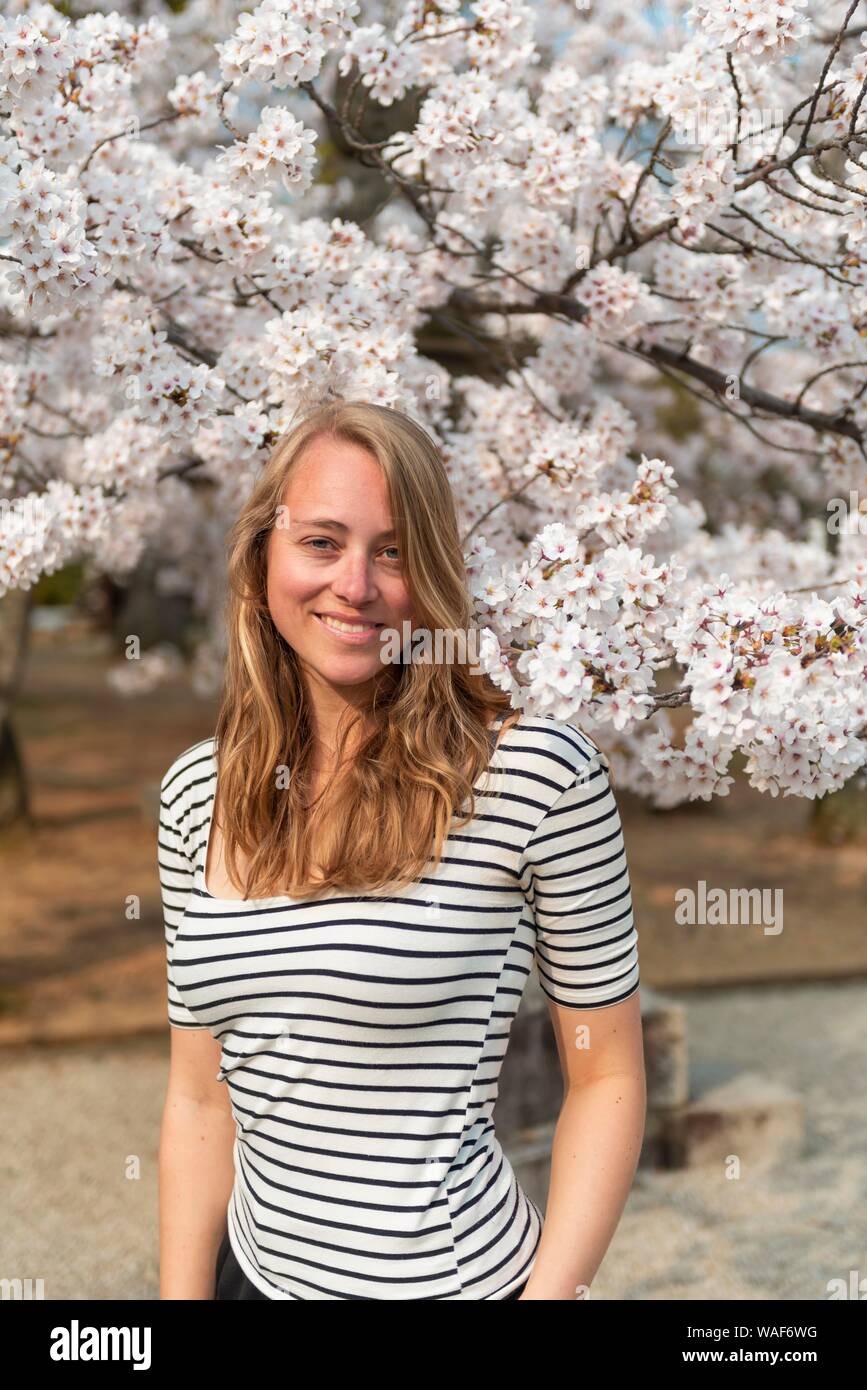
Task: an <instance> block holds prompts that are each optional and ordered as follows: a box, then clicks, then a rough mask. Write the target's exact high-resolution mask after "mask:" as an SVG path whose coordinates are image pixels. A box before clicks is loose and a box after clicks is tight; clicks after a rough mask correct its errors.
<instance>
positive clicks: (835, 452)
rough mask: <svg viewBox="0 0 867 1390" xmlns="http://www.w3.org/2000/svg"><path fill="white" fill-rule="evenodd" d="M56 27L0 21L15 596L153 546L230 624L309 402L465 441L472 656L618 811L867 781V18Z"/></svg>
mask: <svg viewBox="0 0 867 1390" xmlns="http://www.w3.org/2000/svg"><path fill="white" fill-rule="evenodd" d="M64 9H65V10H66V11H68V12H67V13H61V12H60V11H59V10H58V9H56V8H54V7H53V6H51V5H49V4H44V3H30V0H28V2H27V3H22V2H21V0H19V3H12V4H7V6H6V12H5V15H4V16H3V18H2V19H0V89H2V95H0V120H2V128H0V156H2V159H0V165H2V169H0V322H2V327H3V337H2V343H0V418H2V425H0V436H2V438H0V471H2V484H3V487H2V492H3V494H4V496H5V499H6V500H5V501H4V503H3V510H2V515H0V592H3V591H8V590H18V589H26V588H27V587H29V586H31V585H32V584H33V583H34V582H35V581H36V580H37V579H38V578H39V576H40V575H42V574H44V573H48V572H51V571H52V570H54V569H56V568H57V567H59V566H61V565H63V564H65V563H67V562H68V561H69V560H70V559H72V558H75V557H81V556H86V557H87V558H88V560H89V561H90V562H91V563H92V564H93V565H94V566H95V567H96V569H97V570H98V571H99V572H102V573H105V574H108V575H110V576H113V577H122V576H124V575H126V574H129V573H130V572H131V571H132V570H133V569H134V567H135V566H136V565H137V564H138V563H139V561H140V559H141V557H142V556H143V554H145V552H154V551H155V552H157V553H158V554H159V555H160V556H161V557H162V568H161V582H162V583H163V584H164V586H165V588H166V589H167V590H169V589H171V588H173V587H181V588H190V589H192V591H193V592H194V594H195V597H196V603H197V606H198V610H199V611H200V612H201V613H202V614H203V615H215V614H218V613H219V611H220V604H219V598H220V592H221V590H220V586H221V582H222V577H223V575H222V571H223V562H222V560H221V557H222V553H223V551H222V542H223V538H224V535H225V530H226V527H227V525H228V524H230V523H231V521H232V520H233V518H234V516H235V514H236V513H237V510H238V507H239V506H240V504H241V502H242V500H243V498H244V496H245V495H246V493H247V491H248V490H249V488H250V486H251V484H252V482H253V481H254V479H255V477H256V475H257V472H258V470H259V469H260V468H261V467H262V465H263V463H264V461H265V459H266V458H267V456H268V452H269V449H270V448H271V446H272V445H273V443H274V442H275V440H276V439H277V438H278V437H279V435H280V433H281V432H282V430H283V429H285V428H286V426H287V424H288V422H289V421H290V420H291V418H292V415H293V412H294V411H295V410H296V409H297V407H298V405H299V404H302V403H303V402H305V401H307V400H310V399H322V398H327V397H329V396H332V395H339V396H345V397H348V398H361V399H371V400H375V401H379V402H382V403H384V404H387V405H393V406H396V407H398V408H400V409H404V410H408V411H410V412H412V413H413V414H414V415H415V416H416V418H418V419H420V420H421V422H422V423H423V424H424V425H425V426H426V428H428V429H429V430H430V432H431V433H432V434H433V435H434V437H435V438H436V439H437V440H438V442H439V443H440V444H441V446H442V448H443V451H444V454H445V457H446V460H447V463H448V467H449V472H450V477H451V480H452V483H453V487H454V491H455V497H456V501H457V505H458V510H459V516H460V519H461V524H462V528H463V533H464V536H465V547H466V562H467V571H468V583H469V585H470V587H471V592H472V594H473V597H474V601H475V603H476V609H477V618H478V624H479V628H480V631H481V634H482V640H481V643H480V648H479V652H478V664H479V665H480V666H481V667H482V668H483V669H485V670H486V671H488V672H490V674H491V675H492V677H493V679H494V680H495V681H496V682H497V683H498V684H499V685H500V686H501V687H503V688H505V689H507V690H509V691H510V692H511V693H512V695H513V700H514V703H515V704H516V705H520V706H523V707H527V708H528V709H529V710H530V711H532V712H533V713H546V712H547V713H552V714H554V715H555V716H557V717H561V718H571V717H573V716H574V717H576V718H578V719H580V721H581V722H582V725H583V727H585V728H587V729H588V731H589V732H591V734H593V736H594V737H596V738H597V741H598V742H599V743H600V745H601V746H602V747H603V748H605V749H606V751H607V752H608V754H609V758H610V761H611V764H612V767H613V769H614V771H615V775H616V777H617V780H618V784H619V785H621V786H624V785H625V786H628V787H630V788H631V789H633V790H635V791H637V792H639V793H641V794H644V795H647V796H648V797H649V798H651V799H652V800H653V801H654V802H655V803H656V804H658V805H674V804H677V803H679V802H682V801H685V800H689V799H692V798H696V797H701V798H704V799H706V800H707V799H710V798H712V797H713V796H715V795H719V794H725V793H726V792H727V791H728V789H729V787H730V785H731V783H732V771H731V768H732V759H733V758H734V757H735V755H736V754H737V755H738V762H739V764H742V766H743V769H744V776H745V777H746V778H747V779H748V781H749V783H750V784H751V785H752V786H753V787H755V788H758V789H760V790H762V791H767V792H770V793H771V794H772V795H777V794H779V793H782V794H785V795H800V796H806V797H810V798H815V797H820V796H823V795H824V794H825V793H826V792H829V791H832V790H836V789H838V788H841V787H842V786H843V785H844V784H846V783H847V782H848V781H849V780H850V779H853V778H855V777H856V776H857V777H863V775H864V774H863V769H864V766H865V762H867V694H865V676H867V545H865V535H867V512H865V506H867V504H865V503H864V502H863V501H860V502H859V499H864V498H865V497H867V101H865V94H867V0H851V3H850V2H849V0H846V3H833V2H832V3H829V2H828V0H816V2H815V3H814V0H708V3H691V0H669V3H667V4H656V5H651V4H648V5H646V6H645V5H642V4H640V3H639V4H636V3H625V2H624V0H604V3H595V2H594V3H586V4H581V3H575V2H574V0H544V3H541V0H540V3H524V2H523V0H471V3H463V4H462V3H460V0H403V2H402V3H388V2H387V0H379V2H378V3H377V2H376V0H370V2H369V3H368V2H367V0H365V2H364V3H362V0H262V3H261V4H258V5H256V6H255V7H252V8H249V9H244V8H243V7H242V5H241V4H240V3H235V2H234V0H190V3H188V4H187V5H186V6H185V7H184V8H183V9H181V10H180V11H179V12H178V13H174V12H172V11H171V10H169V9H167V8H166V7H165V6H163V5H161V4H158V3H156V0H153V3H150V4H148V3H140V4H134V3H127V4H125V5H124V4H121V3H118V4H115V5H113V6H112V7H111V10H110V12H103V11H102V10H100V9H99V8H98V7H96V6H94V5H88V6H87V7H86V9H84V8H82V11H81V13H77V12H76V6H75V4H74V3H71V4H68V5H66V6H64ZM383 130H384V131H385V132H386V133H385V134H384V135H383V134H382V132H383ZM326 148H332V149H336V150H338V151H339V152H340V156H341V160H342V166H341V167H342V169H343V170H344V172H343V173H342V175H341V177H340V178H339V179H338V180H337V182H336V183H335V182H334V181H324V180H323V178H322V177H321V173H322V171H321V168H320V160H321V152H322V151H323V150H324V149H326ZM356 177H357V178H358V179H364V180H367V181H368V185H369V181H370V180H373V181H374V185H375V187H376V188H377V189H378V190H379V191H380V193H381V196H380V197H379V198H378V200H377V204H376V206H375V207H374V209H373V212H372V213H371V215H370V216H369V217H366V218H364V219H363V221H362V222H357V221H354V220H353V219H352V217H351V216H350V215H349V214H348V211H347V210H348V209H349V208H350V207H351V203H352V191H353V188H354V186H355V180H356ZM432 326H433V327H436V328H438V329H440V330H442V331H444V332H448V333H449V334H450V335H452V337H453V338H455V339H458V340H461V341H463V342H465V343H466V344H467V345H469V346H471V348H472V351H473V353H474V355H475V356H474V359H473V360H474V361H475V362H476V363H477V364H483V367H484V369H482V366H481V365H479V367H478V370H470V371H464V372H460V373H459V372H450V371H449V370H448V369H447V368H446V366H445V365H444V364H443V363H442V362H441V361H439V360H437V357H436V354H426V353H425V352H424V351H423V342H424V338H425V333H426V332H429V331H430V329H431V327H432ZM685 421H687V422H689V428H686V429H685V428H684V422H685ZM221 654H222V653H221V634H220V631H219V624H218V623H216V622H213V619H212V629H211V631H210V633H209V636H208V639H207V640H206V641H205V642H203V644H202V646H201V649H200V652H199V654H198V657H197V660H196V669H195V673H194V674H195V679H196V681H197V682H198V684H199V686H200V688H202V689H207V688H210V687H212V686H213V684H214V682H215V681H217V680H218V677H219V671H220V667H221ZM144 661H145V666H144V668H143V669H146V662H147V655H146V656H145V658H144ZM678 706H683V707H685V708H688V710H689V712H690V722H689V724H688V727H687V728H686V730H685V733H684V736H683V738H682V739H680V738H679V737H678V736H677V735H676V732H675V726H674V723H673V721H672V718H671V716H670V714H669V711H670V710H671V709H674V708H676V707H678Z"/></svg>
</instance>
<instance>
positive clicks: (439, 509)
mask: <svg viewBox="0 0 867 1390" xmlns="http://www.w3.org/2000/svg"><path fill="white" fill-rule="evenodd" d="M322 436H325V437H330V438H332V439H335V440H345V441H347V442H349V443H353V444H356V445H360V446H361V447H363V448H365V449H367V450H368V451H369V453H370V454H371V455H373V457H374V458H375V459H376V461H377V462H378V464H379V467H380V468H381V469H382V472H383V475H384V477H385V481H386V486H387V491H388V496H389V502H390V507H391V512H392V519H393V525H394V527H395V530H396V533H397V542H396V543H397V544H398V545H399V547H400V550H401V555H402V557H403V565H404V578H405V582H406V584H407V588H408V591H409V594H410V597H411V602H412V604H413V611H414V625H413V630H414V631H417V630H418V629H419V628H421V629H427V630H428V632H430V633H435V632H437V631H438V630H442V631H446V632H455V631H458V632H465V633H469V632H470V630H471V629H473V628H476V629H477V624H476V623H475V621H474V617H473V608H472V600H471V598H470V595H469V591H468V587H467V576H466V566H465V563H464V558H463V548H462V545H461V539H460V534H459V530H458V522H457V516H456V513H455V506H454V498H453V495H452V490H451V486H450V483H449V479H448V475H447V472H446V468H445V463H444V460H443V458H442V455H441V453H440V450H439V448H438V446H437V445H436V444H435V443H434V441H433V440H432V439H431V438H430V436H429V435H428V434H427V432H426V431H425V430H424V429H423V428H422V427H421V426H420V425H419V424H417V423H416V422H415V421H414V420H413V419H411V418H410V417H409V416H408V415H406V414H405V413H403V412H402V411H399V410H395V409H392V408H390V407H388V406H383V405H375V404H373V403H371V402H368V401H347V400H340V399H338V400H332V401H328V402H325V403H318V404H313V405H309V404H308V405H307V406H305V407H303V408H302V412H301V415H300V418H298V417H297V416H296V417H295V418H293V421H292V423H291V425H290V428H289V429H288V431H287V432H286V433H285V434H284V435H283V436H281V438H280V439H279V440H278V441H277V443H276V444H275V446H274V448H273V450H272V452H271V454H270V456H269V458H268V461H267V463H266V464H265V467H264V468H263V470H262V473H261V474H260V476H259V478H258V479H257V481H256V483H255V485H254V487H253V490H252V492H251V494H250V496H249V498H248V499H247V501H246V502H245V504H244V507H243V510H242V512H241V514H240V516H239V517H238V519H237V521H236V522H235V525H234V527H233V528H232V531H231V534H230V543H229V563H228V597H227V602H226V628H227V640H228V651H227V657H226V669H225V683H224V690H223V696H222V702H221V707H220V711H219V715H218V719H217V727H216V733H215V757H216V760H217V767H218V776H217V797H215V805H214V818H215V819H216V815H217V805H216V802H217V800H219V802H220V806H221V817H220V825H221V830H222V835H223V853H224V861H225V865H226V870H227V873H228V875H229V878H230V880H231V882H232V883H234V884H235V885H236V886H237V888H238V890H239V891H241V892H243V893H244V896H245V897H247V898H253V897H255V898H261V897H272V896H277V895H281V894H285V895H286V896H289V897H299V898H306V897H314V896H316V895H317V894H318V893H319V892H325V891H327V890H329V889H335V890H338V891H350V892H356V893H357V892H362V893H366V892H381V891H382V890H383V889H388V890H390V891H392V892H394V891H397V890H399V889H401V888H404V887H406V886H407V885H408V884H410V883H413V882H415V881H416V880H417V879H418V878H419V877H420V875H421V874H422V873H423V871H424V870H425V867H426V865H427V863H428V860H429V859H433V861H434V864H438V863H439V860H440V856H441V853H442V848H443V843H444V841H445V839H446V837H447V835H448V834H449V832H450V831H451V830H454V829H456V828H459V827H460V826H461V825H466V824H467V823H468V822H469V821H470V820H471V819H472V817H473V816H474V814H475V806H476V801H475V795H474V791H473V788H474V784H475V782H476V781H477V779H478V778H479V776H480V775H481V774H482V773H483V772H485V771H486V769H487V768H488V765H489V763H490V761H491V757H492V753H493V749H494V741H493V740H492V735H491V732H490V730H489V728H488V725H489V723H490V721H491V719H492V718H493V717H496V716H498V715H501V714H504V715H505V716H506V718H505V721H504V725H503V730H501V736H502V732H503V731H504V730H505V729H506V728H508V727H509V726H510V725H511V724H512V723H514V721H515V720H516V719H517V718H518V711H516V710H512V709H511V702H510V699H509V696H508V695H507V694H506V693H505V692H503V691H501V690H499V689H498V688H497V687H496V686H495V685H494V683H493V681H492V680H491V679H490V678H489V677H488V676H486V675H484V674H480V673H474V672H473V670H472V666H471V658H468V662H467V663H462V662H459V661H453V662H437V661H428V662H423V663H419V662H412V661H409V662H406V663H402V664H398V663H391V664H386V663H384V664H383V674H382V677H381V678H378V679H377V681H376V684H375V688H374V694H373V698H372V700H371V701H370V703H369V708H365V709H363V710H355V709H351V708H350V709H347V711H346V714H345V716H342V717H341V721H340V728H339V729H338V733H337V745H336V753H337V762H338V768H337V772H336V774H335V776H334V777H333V779H332V780H331V782H330V783H329V785H328V786H327V788H326V790H325V791H324V792H323V793H322V795H321V796H320V797H319V798H318V799H317V800H316V802H315V804H313V805H312V806H311V805H310V804H309V800H310V796H309V793H310V790H311V777H310V774H311V759H312V753H313V739H312V733H313V725H312V721H311V718H310V709H309V701H308V698H307V694H306V691H305V686H304V682H303V681H302V679H301V674H300V670H299V665H298V660H297V656H296V653H295V652H294V650H293V648H292V647H291V646H290V645H289V644H288V642H286V640H285V639H284V638H283V636H282V635H281V633H280V632H279V631H278V630H277V628H276V627H275V625H274V622H273V620H272V618H271V614H270V611H269V607H268V602H267V582H266V581H267V547H268V540H269V535H270V531H271V529H272V527H273V526H274V524H275V519H276V517H277V516H278V515H279V513H278V508H279V507H280V506H281V504H282V502H283V498H284V496H285V493H286V489H287V486H288V483H289V480H290V478H291V476H292V473H293V470H294V469H295V468H296V466H297V464H298V462H299V460H300V459H301V458H302V456H303V455H304V452H305V450H306V449H307V447H308V446H309V445H310V444H311V443H312V442H313V441H314V440H315V439H318V438H320V437H322ZM472 650H473V648H472V646H470V648H469V651H470V654H471V653H472ZM357 725H361V727H360V728H359V729H358V738H357V746H356V748H355V749H354V751H353V753H352V755H351V756H350V757H349V758H346V759H345V760H344V757H343V754H344V751H345V748H346V741H347V739H348V737H349V735H350V733H351V731H352V730H353V729H354V728H356V726H357ZM365 729H367V732H366V733H365V732H364V730H365ZM281 770H282V776H280V777H278V773H279V772H281ZM281 782H282V783H285V785H281ZM465 801H468V802H469V808H468V810H467V811H466V813H465V814H464V815H463V816H461V818H460V819H458V820H457V821H456V822H455V821H454V817H455V816H456V814H457V813H458V812H459V811H460V808H461V807H462V806H463V804H464V802H465ZM239 850H240V852H241V853H242V854H243V855H244V856H245V858H246V860H247V864H246V873H247V878H246V884H242V883H241V882H240V876H239V874H238V871H237V854H238V851H239ZM314 865H315V872H314Z"/></svg>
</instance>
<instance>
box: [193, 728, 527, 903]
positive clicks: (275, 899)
mask: <svg viewBox="0 0 867 1390" xmlns="http://www.w3.org/2000/svg"><path fill="white" fill-rule="evenodd" d="M511 713H512V710H511V709H508V710H506V711H505V712H504V713H503V714H498V715H496V717H495V718H494V719H493V720H492V721H491V723H490V724H489V725H488V734H489V735H490V736H491V759H490V761H489V763H488V766H487V768H486V769H485V771H486V772H490V770H491V763H492V762H493V759H494V755H495V754H496V753H498V752H499V749H500V747H501V745H499V744H498V743H497V739H496V730H497V728H498V727H499V726H500V725H501V724H502V723H503V722H504V721H505V720H506V719H507V718H508V716H509V715H510V714H511ZM519 722H520V716H519V717H518V719H517V720H516V721H515V723H514V724H513V725H512V728H511V729H510V730H509V732H510V733H512V732H513V731H514V730H515V728H516V727H517V725H518V723H519ZM216 802H217V774H216V773H215V774H214V791H213V795H212V798H211V814H210V815H209V817H208V829H207V833H206V835H205V850H204V854H203V855H202V860H201V863H200V864H199V867H198V869H197V871H196V874H197V879H198V884H199V890H200V892H201V895H202V897H204V898H207V899H209V900H210V901H211V902H212V903H238V904H239V906H244V907H262V906H264V905H266V904H269V903H271V904H274V903H307V902H309V901H310V899H308V898H292V897H289V896H288V894H286V893H279V894H273V895H272V896H271V897H269V898H218V897H217V896H216V895H215V894H214V893H212V892H211V891H210V889H209V888H208V885H207V881H206V879H207V870H208V850H209V849H210V845H211V830H212V828H213V824H214V809H215V807H216ZM446 838H448V837H446ZM314 901H316V902H326V901H327V898H326V897H325V896H324V895H323V896H322V897H321V898H316V899H315V900H314Z"/></svg>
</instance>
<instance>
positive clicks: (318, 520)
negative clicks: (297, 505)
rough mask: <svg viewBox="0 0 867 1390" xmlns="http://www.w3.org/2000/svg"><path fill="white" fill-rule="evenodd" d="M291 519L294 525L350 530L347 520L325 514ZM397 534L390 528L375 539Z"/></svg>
mask: <svg viewBox="0 0 867 1390" xmlns="http://www.w3.org/2000/svg"><path fill="white" fill-rule="evenodd" d="M290 521H291V524H292V525H293V526H330V527H332V528H333V529H334V530H335V531H348V530H349V527H348V526H347V525H346V523H345V522H343V521H334V520H332V519H331V518H329V517H324V516H311V517H301V516H296V517H291V518H290ZM395 535H397V532H396V531H395V530H394V529H393V528H392V530H390V531H380V533H379V535H378V536H374V540H377V541H381V540H385V539H386V538H387V537H388V536H395Z"/></svg>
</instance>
